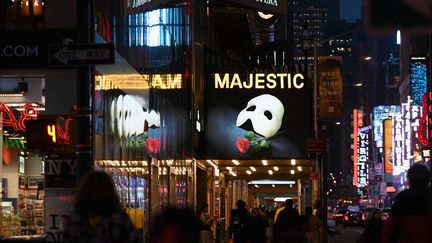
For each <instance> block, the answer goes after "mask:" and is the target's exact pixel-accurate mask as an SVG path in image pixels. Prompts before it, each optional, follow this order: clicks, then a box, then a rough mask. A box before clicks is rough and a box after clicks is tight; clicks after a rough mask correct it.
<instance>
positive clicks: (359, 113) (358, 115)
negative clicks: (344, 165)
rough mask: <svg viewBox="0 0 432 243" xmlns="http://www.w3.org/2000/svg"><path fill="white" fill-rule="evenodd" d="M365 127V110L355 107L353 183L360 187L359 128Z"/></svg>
mask: <svg viewBox="0 0 432 243" xmlns="http://www.w3.org/2000/svg"><path fill="white" fill-rule="evenodd" d="M361 127H363V110H360V109H354V110H353V128H354V130H353V140H354V141H353V147H354V148H353V153H354V154H353V163H354V165H353V171H354V175H353V184H354V186H356V187H359V177H358V175H359V170H358V169H359V168H358V157H359V153H358V152H359V130H360V128H361Z"/></svg>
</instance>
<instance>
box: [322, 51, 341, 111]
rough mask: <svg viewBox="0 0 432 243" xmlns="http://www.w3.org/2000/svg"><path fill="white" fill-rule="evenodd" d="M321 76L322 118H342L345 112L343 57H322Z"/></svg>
mask: <svg viewBox="0 0 432 243" xmlns="http://www.w3.org/2000/svg"><path fill="white" fill-rule="evenodd" d="M319 77H320V78H319V82H320V83H319V98H320V100H319V103H320V105H319V109H320V110H319V116H320V118H321V119H337V118H340V117H341V116H342V113H343V106H342V104H343V101H342V99H343V96H342V57H333V56H331V57H320V58H319Z"/></svg>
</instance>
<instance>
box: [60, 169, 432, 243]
mask: <svg viewBox="0 0 432 243" xmlns="http://www.w3.org/2000/svg"><path fill="white" fill-rule="evenodd" d="M407 177H408V180H409V183H410V187H409V189H407V190H404V191H402V192H400V193H399V194H398V195H397V196H396V197H395V199H394V205H393V207H392V209H391V213H390V216H389V217H388V219H387V220H386V221H385V222H384V221H383V220H382V216H381V211H380V210H379V209H377V210H375V211H373V212H372V213H371V215H370V216H369V217H368V221H367V223H366V227H365V230H364V232H363V234H361V236H360V237H359V238H358V239H357V243H363V242H370V243H375V242H377V243H378V242H383V243H390V242H401V243H404V242H418V243H430V242H432V233H431V232H432V231H431V230H430V223H431V222H432V189H431V187H430V183H431V173H430V171H429V170H428V169H427V168H426V167H425V166H423V165H421V164H415V165H413V166H412V167H411V168H410V169H409V170H408V176H407ZM320 205H321V204H320V202H319V201H318V202H316V203H315V204H314V209H312V207H306V210H305V215H300V214H299V212H298V210H297V209H296V208H295V207H294V203H293V201H292V200H291V199H287V200H286V201H285V203H284V205H283V206H282V207H280V208H278V209H277V210H276V211H275V212H274V216H273V215H271V214H269V213H268V211H267V212H266V211H265V208H263V207H260V208H252V209H251V210H250V211H249V210H248V209H247V207H246V203H245V202H244V201H242V200H239V201H238V202H237V208H235V209H232V210H231V211H230V215H229V219H230V220H229V231H228V237H227V238H228V242H232V243H266V242H269V241H270V242H271V243H285V242H290V243H297V242H298V243H318V242H322V240H323V239H322V235H323V233H322V231H323V230H327V229H325V228H324V226H325V225H326V224H325V222H322V218H321V216H322V212H321V211H322V210H321V206H320ZM208 208H209V205H208V204H207V203H204V204H203V205H202V207H201V212H200V213H199V214H198V215H195V214H194V213H193V212H192V211H190V210H186V209H174V208H172V209H167V210H164V211H163V212H162V213H161V214H160V215H159V217H157V218H156V219H155V221H154V222H152V226H151V228H150V230H151V232H150V235H149V237H150V238H149V242H150V243H211V242H214V239H213V234H212V227H213V226H214V223H215V222H216V221H217V219H218V218H219V215H218V213H215V214H214V215H210V214H209V212H208ZM270 215H271V216H270ZM272 216H273V217H272ZM269 231H271V234H268V232H269ZM65 241H66V242H108V243H109V242H122V243H138V242H142V239H141V235H140V234H139V233H138V232H137V230H136V229H135V228H134V226H133V224H132V222H131V220H130V218H129V216H128V215H127V214H126V213H125V212H124V211H123V210H122V208H121V205H120V202H119V198H118V196H117V194H116V192H115V189H114V185H113V182H112V180H111V178H110V177H109V176H108V175H107V174H105V173H103V172H91V173H89V174H88V175H86V176H85V177H84V178H83V180H82V183H81V186H80V187H79V189H78V193H77V195H76V199H75V212H74V214H73V215H72V216H71V217H70V218H69V220H68V223H67V227H66V231H65Z"/></svg>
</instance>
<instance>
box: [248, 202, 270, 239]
mask: <svg viewBox="0 0 432 243" xmlns="http://www.w3.org/2000/svg"><path fill="white" fill-rule="evenodd" d="M267 226H268V221H267V219H266V218H264V216H263V215H262V214H261V212H260V210H259V209H258V208H254V209H252V219H251V223H250V229H249V230H250V234H249V237H250V241H249V242H250V243H265V242H266V240H267V235H266V233H267Z"/></svg>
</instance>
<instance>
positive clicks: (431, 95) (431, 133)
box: [427, 91, 432, 141]
mask: <svg viewBox="0 0 432 243" xmlns="http://www.w3.org/2000/svg"><path fill="white" fill-rule="evenodd" d="M427 108H428V109H427V124H428V132H427V134H428V136H427V138H428V140H429V141H431V140H432V92H431V91H429V92H428V95H427Z"/></svg>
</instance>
